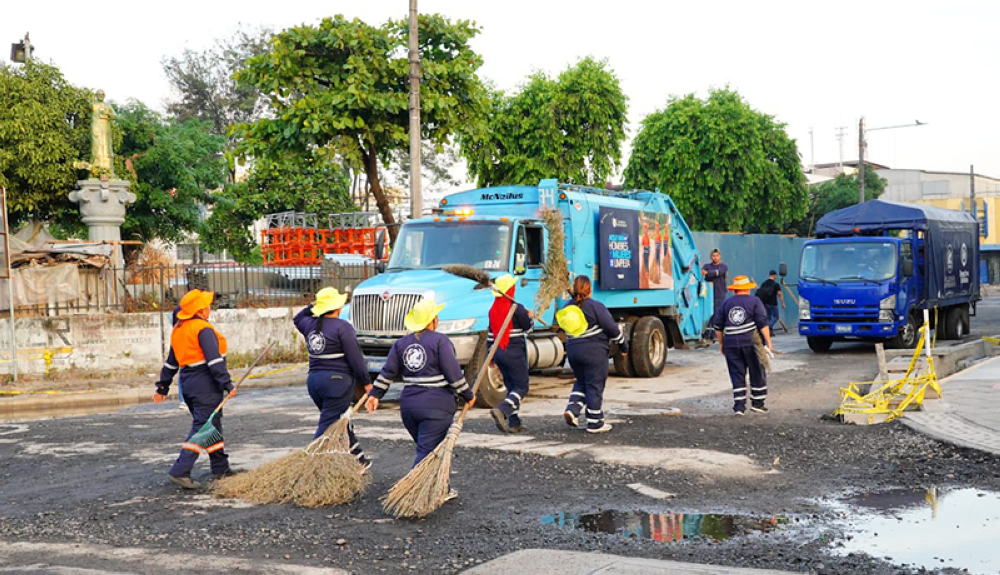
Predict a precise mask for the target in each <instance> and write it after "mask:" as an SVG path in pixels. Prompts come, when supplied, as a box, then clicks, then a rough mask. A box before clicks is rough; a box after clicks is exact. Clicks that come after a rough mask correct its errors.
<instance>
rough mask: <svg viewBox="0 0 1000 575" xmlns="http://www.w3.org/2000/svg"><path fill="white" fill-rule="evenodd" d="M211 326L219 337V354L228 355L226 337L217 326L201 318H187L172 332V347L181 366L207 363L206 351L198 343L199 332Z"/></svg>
mask: <svg viewBox="0 0 1000 575" xmlns="http://www.w3.org/2000/svg"><path fill="white" fill-rule="evenodd" d="M206 327H207V328H209V329H211V330H212V331H214V332H215V336H216V337H218V338H219V354H221V355H226V338H225V337H223V335H222V334H221V333H219V330H217V329H215V326H213V325H212V324H210V323H208V322H207V321H205V320H203V319H200V318H191V319H186V320H184V321H182V322H181V323H180V325H178V326H177V327H175V328H174V331H173V333H172V334H170V347H171V348H172V349H173V350H174V359H176V360H177V365H178V366H180V367H194V366H198V365H203V364H204V363H205V352H203V351H202V350H201V344H200V343H198V334H199V333H201V330H203V329H205V328H206Z"/></svg>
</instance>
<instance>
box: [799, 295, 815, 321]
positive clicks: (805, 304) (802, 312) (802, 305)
mask: <svg viewBox="0 0 1000 575" xmlns="http://www.w3.org/2000/svg"><path fill="white" fill-rule="evenodd" d="M799 319H800V320H810V319H812V312H811V311H809V300H807V299H805V298H799Z"/></svg>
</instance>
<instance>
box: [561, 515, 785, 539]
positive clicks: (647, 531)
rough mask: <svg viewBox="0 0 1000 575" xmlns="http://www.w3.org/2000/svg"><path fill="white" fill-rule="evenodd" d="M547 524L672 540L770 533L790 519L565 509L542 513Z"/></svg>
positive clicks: (630, 536) (632, 537)
mask: <svg viewBox="0 0 1000 575" xmlns="http://www.w3.org/2000/svg"><path fill="white" fill-rule="evenodd" d="M541 522H542V523H543V524H546V525H558V526H560V527H567V528H569V529H578V530H582V531H589V532H591V533H609V534H612V535H619V536H621V537H628V538H631V539H651V540H653V541H661V542H664V543H670V542H672V541H681V540H684V539H710V540H713V541H722V540H724V539H729V538H731V537H735V536H739V535H746V534H748V533H753V532H759V533H766V532H768V531H771V530H772V529H775V528H776V527H777V526H778V525H783V524H786V523H788V519H787V518H784V517H778V516H775V517H769V518H760V517H750V516H746V515H723V514H718V513H660V514H656V513H646V512H643V511H613V510H609V511H602V512H600V513H565V512H560V513H556V514H554V515H546V516H545V517H542V519H541Z"/></svg>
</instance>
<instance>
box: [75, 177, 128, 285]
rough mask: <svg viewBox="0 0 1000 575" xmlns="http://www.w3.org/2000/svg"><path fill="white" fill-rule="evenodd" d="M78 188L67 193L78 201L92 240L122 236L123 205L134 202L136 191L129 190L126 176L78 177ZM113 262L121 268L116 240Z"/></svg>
mask: <svg viewBox="0 0 1000 575" xmlns="http://www.w3.org/2000/svg"><path fill="white" fill-rule="evenodd" d="M77 184H78V185H79V186H80V189H79V190H74V191H72V192H70V193H69V201H71V202H74V203H77V204H80V216H81V219H82V220H83V223H85V224H87V227H88V228H89V229H88V236H89V239H90V240H92V241H95V242H100V241H113V242H119V241H121V239H122V227H121V226H122V224H123V223H125V207H126V206H128V205H129V204H131V203H134V202H135V194H133V193H132V192H130V191H128V186H129V182H128V181H127V180H93V179H91V180H80V181H79V182H77ZM113 254H114V255H113V258H114V266H115V267H117V268H121V267H123V265H124V261H123V260H122V248H121V245H120V244H115V246H114V252H113Z"/></svg>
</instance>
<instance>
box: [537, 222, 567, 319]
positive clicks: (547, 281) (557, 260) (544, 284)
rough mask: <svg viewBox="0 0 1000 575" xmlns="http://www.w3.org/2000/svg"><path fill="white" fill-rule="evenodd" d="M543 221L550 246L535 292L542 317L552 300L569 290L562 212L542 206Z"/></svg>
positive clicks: (539, 315)
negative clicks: (536, 291)
mask: <svg viewBox="0 0 1000 575" xmlns="http://www.w3.org/2000/svg"><path fill="white" fill-rule="evenodd" d="M541 215H542V223H543V224H544V225H545V229H546V231H548V233H549V246H548V250H547V251H546V255H545V263H544V264H542V280H541V282H540V283H539V286H538V293H537V294H535V317H541V316H542V314H544V313H545V311H546V310H547V309H548V308H549V305H551V304H552V302H553V301H554V300H555V299H556V298H558V297H560V296H562V294H563V292H564V291H567V290H569V288H570V283H569V266H568V264H567V262H566V252H565V251H564V249H565V247H564V244H565V241H566V231H565V230H564V229H563V217H562V212H560V211H559V210H555V209H552V208H542V212H541Z"/></svg>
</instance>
